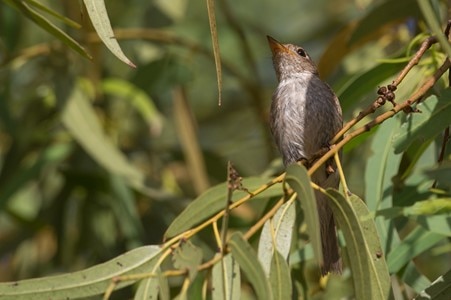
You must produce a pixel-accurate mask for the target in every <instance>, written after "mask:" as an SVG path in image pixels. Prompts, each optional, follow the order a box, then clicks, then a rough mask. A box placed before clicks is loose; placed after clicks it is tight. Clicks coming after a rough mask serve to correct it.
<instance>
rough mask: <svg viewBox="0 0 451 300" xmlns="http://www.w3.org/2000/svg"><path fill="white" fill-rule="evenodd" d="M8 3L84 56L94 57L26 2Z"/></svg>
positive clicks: (14, 0)
mask: <svg viewBox="0 0 451 300" xmlns="http://www.w3.org/2000/svg"><path fill="white" fill-rule="evenodd" d="M5 1H6V3H8V4H10V5H11V6H12V7H14V8H16V9H17V10H19V11H20V12H21V13H22V14H23V15H24V16H25V17H27V18H29V19H30V20H31V21H33V22H34V23H36V24H37V25H38V26H39V27H41V28H42V29H44V30H45V31H47V32H48V33H50V34H51V35H53V36H54V37H56V38H57V39H59V40H60V41H62V42H63V43H64V44H66V45H67V46H69V47H70V48H72V49H74V50H75V51H76V52H78V53H79V54H80V55H82V56H83V57H86V58H88V59H92V57H91V55H89V53H88V52H86V50H85V49H84V48H83V47H82V46H81V45H80V44H79V43H78V42H77V41H75V40H74V39H73V38H71V37H70V36H69V35H67V34H66V33H65V32H64V31H62V30H61V29H59V28H58V27H56V26H55V25H53V23H51V22H50V21H49V20H48V19H47V18H45V17H44V16H42V15H41V14H39V13H37V12H36V11H35V10H34V9H32V8H31V7H30V6H29V5H28V4H27V3H26V2H24V1H18V0H5Z"/></svg>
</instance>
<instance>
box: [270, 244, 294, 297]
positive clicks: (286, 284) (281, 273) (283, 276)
mask: <svg viewBox="0 0 451 300" xmlns="http://www.w3.org/2000/svg"><path fill="white" fill-rule="evenodd" d="M269 281H270V283H271V289H272V292H273V295H274V298H275V299H292V294H293V292H292V291H293V289H292V286H291V274H290V268H289V267H288V264H287V262H286V260H285V258H284V257H283V256H282V255H281V254H280V253H279V251H275V252H274V257H273V259H272V263H271V272H270V274H269Z"/></svg>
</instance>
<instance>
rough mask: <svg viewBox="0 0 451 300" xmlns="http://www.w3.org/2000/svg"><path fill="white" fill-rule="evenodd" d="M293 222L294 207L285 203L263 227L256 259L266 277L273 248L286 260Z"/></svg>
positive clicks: (289, 247)
mask: <svg viewBox="0 0 451 300" xmlns="http://www.w3.org/2000/svg"><path fill="white" fill-rule="evenodd" d="M295 221H296V207H295V205H294V203H293V202H287V203H285V204H283V205H282V206H281V207H280V208H279V209H278V210H277V212H276V214H275V215H274V217H273V218H271V219H270V220H268V221H266V222H265V225H263V229H262V233H261V234H260V239H259V242H258V259H259V260H260V263H261V264H262V266H263V269H264V270H265V273H266V275H267V276H269V272H270V266H271V261H272V259H273V256H274V248H275V249H276V250H277V251H278V252H279V255H281V256H282V258H283V259H287V257H288V254H289V253H290V249H291V240H292V236H293V229H294V224H295ZM274 242H275V245H274ZM274 246H275V247H274ZM279 299H280V298H279Z"/></svg>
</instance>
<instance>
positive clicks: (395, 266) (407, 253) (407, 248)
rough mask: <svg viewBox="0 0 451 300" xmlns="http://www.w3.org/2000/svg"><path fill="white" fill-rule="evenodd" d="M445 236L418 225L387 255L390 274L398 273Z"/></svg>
mask: <svg viewBox="0 0 451 300" xmlns="http://www.w3.org/2000/svg"><path fill="white" fill-rule="evenodd" d="M443 238H444V236H443V235H441V234H437V233H434V232H430V231H427V230H426V229H424V228H422V227H420V226H418V227H416V228H415V229H414V230H412V232H411V233H409V234H408V235H407V236H406V237H405V238H404V239H403V240H402V242H401V243H400V244H399V245H397V246H396V247H394V248H393V249H392V250H391V251H390V253H389V254H388V255H387V264H388V268H389V271H390V274H393V273H397V272H398V271H399V270H400V269H401V268H402V267H403V266H405V265H406V264H407V263H408V262H409V261H411V260H412V259H413V258H415V257H416V256H418V255H420V254H421V253H423V252H424V251H426V250H428V249H430V248H431V247H432V246H434V245H435V244H437V243H438V242H440V241H441V240H443Z"/></svg>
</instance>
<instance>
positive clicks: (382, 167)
mask: <svg viewBox="0 0 451 300" xmlns="http://www.w3.org/2000/svg"><path fill="white" fill-rule="evenodd" d="M399 126H400V122H399V120H398V119H396V118H392V119H389V120H387V121H386V122H385V123H384V125H383V126H380V127H379V129H378V130H377V132H376V134H375V136H374V138H373V141H372V143H371V152H372V153H373V154H372V155H371V157H370V158H369V159H368V163H367V165H366V167H365V202H366V204H367V206H368V209H369V210H370V211H373V212H376V211H380V210H385V209H391V208H392V206H393V182H392V178H393V176H395V175H396V174H397V173H398V168H399V164H400V162H401V158H402V155H400V154H395V153H394V150H393V146H392V145H391V143H387V140H388V141H389V140H391V138H392V136H393V135H394V134H395V132H396V130H397V128H399ZM396 216H397V215H396ZM375 222H376V226H377V229H378V232H379V234H380V239H381V243H382V246H383V249H382V251H384V252H385V253H388V251H389V249H390V248H391V247H393V246H394V245H396V244H398V243H399V237H398V232H397V231H396V230H395V227H394V223H393V220H391V219H384V218H376V220H375Z"/></svg>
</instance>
